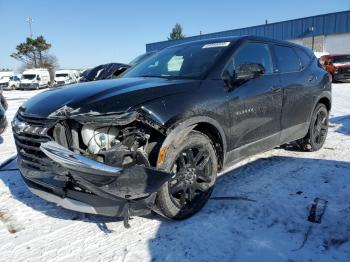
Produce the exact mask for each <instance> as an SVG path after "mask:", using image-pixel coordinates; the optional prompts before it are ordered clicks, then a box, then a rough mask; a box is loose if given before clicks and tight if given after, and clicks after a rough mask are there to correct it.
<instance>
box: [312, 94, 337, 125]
mask: <svg viewBox="0 0 350 262" xmlns="http://www.w3.org/2000/svg"><path fill="white" fill-rule="evenodd" d="M322 99H327V100H328V101H329V110H331V108H332V94H331V91H330V90H324V91H322V92H321V93H320V94H319V95H318V96H317V97H316V99H315V101H314V104H313V109H312V111H311V114H310V115H309V123H310V121H311V117H312V114H313V112H314V110H315V108H316V106H317V104H318V103H319V102H320V100H322Z"/></svg>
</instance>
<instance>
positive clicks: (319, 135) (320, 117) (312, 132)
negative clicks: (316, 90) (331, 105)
mask: <svg viewBox="0 0 350 262" xmlns="http://www.w3.org/2000/svg"><path fill="white" fill-rule="evenodd" d="M328 118H329V112H328V110H327V108H326V106H325V105H324V104H318V105H317V106H316V108H315V110H314V112H313V113H312V117H311V121H310V127H309V131H308V133H307V135H306V136H305V137H304V138H302V139H299V140H297V141H296V143H297V145H298V146H299V148H300V149H302V150H303V151H308V152H314V151H318V150H320V149H321V148H322V146H323V144H324V142H325V141H326V138H327V133H328Z"/></svg>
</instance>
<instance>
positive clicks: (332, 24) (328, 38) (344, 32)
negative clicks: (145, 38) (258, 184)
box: [146, 11, 350, 54]
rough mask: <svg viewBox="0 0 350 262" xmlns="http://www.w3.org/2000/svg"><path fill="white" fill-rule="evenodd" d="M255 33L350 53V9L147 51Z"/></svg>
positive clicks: (151, 47)
mask: <svg viewBox="0 0 350 262" xmlns="http://www.w3.org/2000/svg"><path fill="white" fill-rule="evenodd" d="M240 35H255V36H264V37H269V38H275V39H279V40H288V41H291V42H294V43H298V44H302V45H305V46H308V47H309V48H311V49H313V50H314V51H315V53H320V54H321V53H350V11H343V12H337V13H329V14H324V15H317V16H310V17H305V18H299V19H293V20H288V21H283V22H277V23H271V24H264V25H258V26H252V27H246V28H240V29H233V30H228V31H222V32H216V33H210V34H203V35H197V36H191V37H187V38H185V39H182V40H171V41H162V42H156V43H150V44H147V45H146V51H147V52H149V51H156V50H161V49H163V48H165V47H168V46H172V45H176V44H179V43H183V42H188V41H195V40H199V39H208V38H216V37H225V36H240Z"/></svg>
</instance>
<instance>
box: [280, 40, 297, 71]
mask: <svg viewBox="0 0 350 262" xmlns="http://www.w3.org/2000/svg"><path fill="white" fill-rule="evenodd" d="M275 53H276V59H277V64H278V71H279V72H280V73H289V72H296V71H299V70H300V61H299V57H298V56H297V54H296V53H295V52H294V50H293V48H291V47H286V46H280V45H275Z"/></svg>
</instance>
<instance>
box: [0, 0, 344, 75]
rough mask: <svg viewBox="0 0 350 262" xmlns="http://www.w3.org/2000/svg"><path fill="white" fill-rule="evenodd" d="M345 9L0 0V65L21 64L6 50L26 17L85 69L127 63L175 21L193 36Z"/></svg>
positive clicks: (331, 5) (308, 1)
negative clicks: (104, 64)
mask: <svg viewBox="0 0 350 262" xmlns="http://www.w3.org/2000/svg"><path fill="white" fill-rule="evenodd" d="M349 9H350V1H349V0H292V1H278V0H276V1H272V0H271V1H261V0H249V1H233V0H228V1H194V0H193V1H190V0H187V1H186V0H176V1H166V0H154V1H152V0H148V1H141V0H139V1H136V0H128V1H125V0H124V1H112V0H110V1H101V0H100V1H91V0H90V1H88V0H75V1H69V0H60V1H47V0H45V1H44V0H26V1H25V0H23V1H19V0H0V29H1V30H0V32H1V34H0V68H3V67H5V68H11V69H14V70H16V69H18V68H19V66H20V63H19V62H17V61H16V60H14V59H13V58H11V57H10V54H11V53H12V52H14V51H15V47H16V45H17V44H19V43H20V42H22V41H24V40H25V38H26V37H27V36H29V27H28V23H27V22H26V18H27V17H28V16H31V17H32V18H33V20H34V22H33V33H34V36H38V35H43V36H44V37H45V38H46V39H47V41H48V42H49V43H51V44H52V49H51V50H50V53H52V54H54V55H56V56H57V58H58V60H59V64H60V66H61V68H85V67H91V66H95V65H98V64H102V63H107V62H122V63H127V62H129V61H130V60H132V59H133V58H134V57H135V56H137V55H139V54H141V53H144V52H145V44H146V43H150V42H157V41H163V40H166V39H167V36H168V35H169V32H170V31H171V28H172V27H173V26H174V24H175V23H176V22H179V23H181V24H182V26H183V28H184V33H185V34H186V35H187V36H192V35H197V34H199V32H200V31H202V32H203V33H212V32H217V31H222V30H230V29H235V28H241V27H247V26H254V25H259V24H263V23H264V22H265V19H267V20H268V21H269V23H272V22H278V21H283V20H287V19H294V18H300V17H305V16H312V15H318V14H324V13H330V12H336V11H344V10H349Z"/></svg>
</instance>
